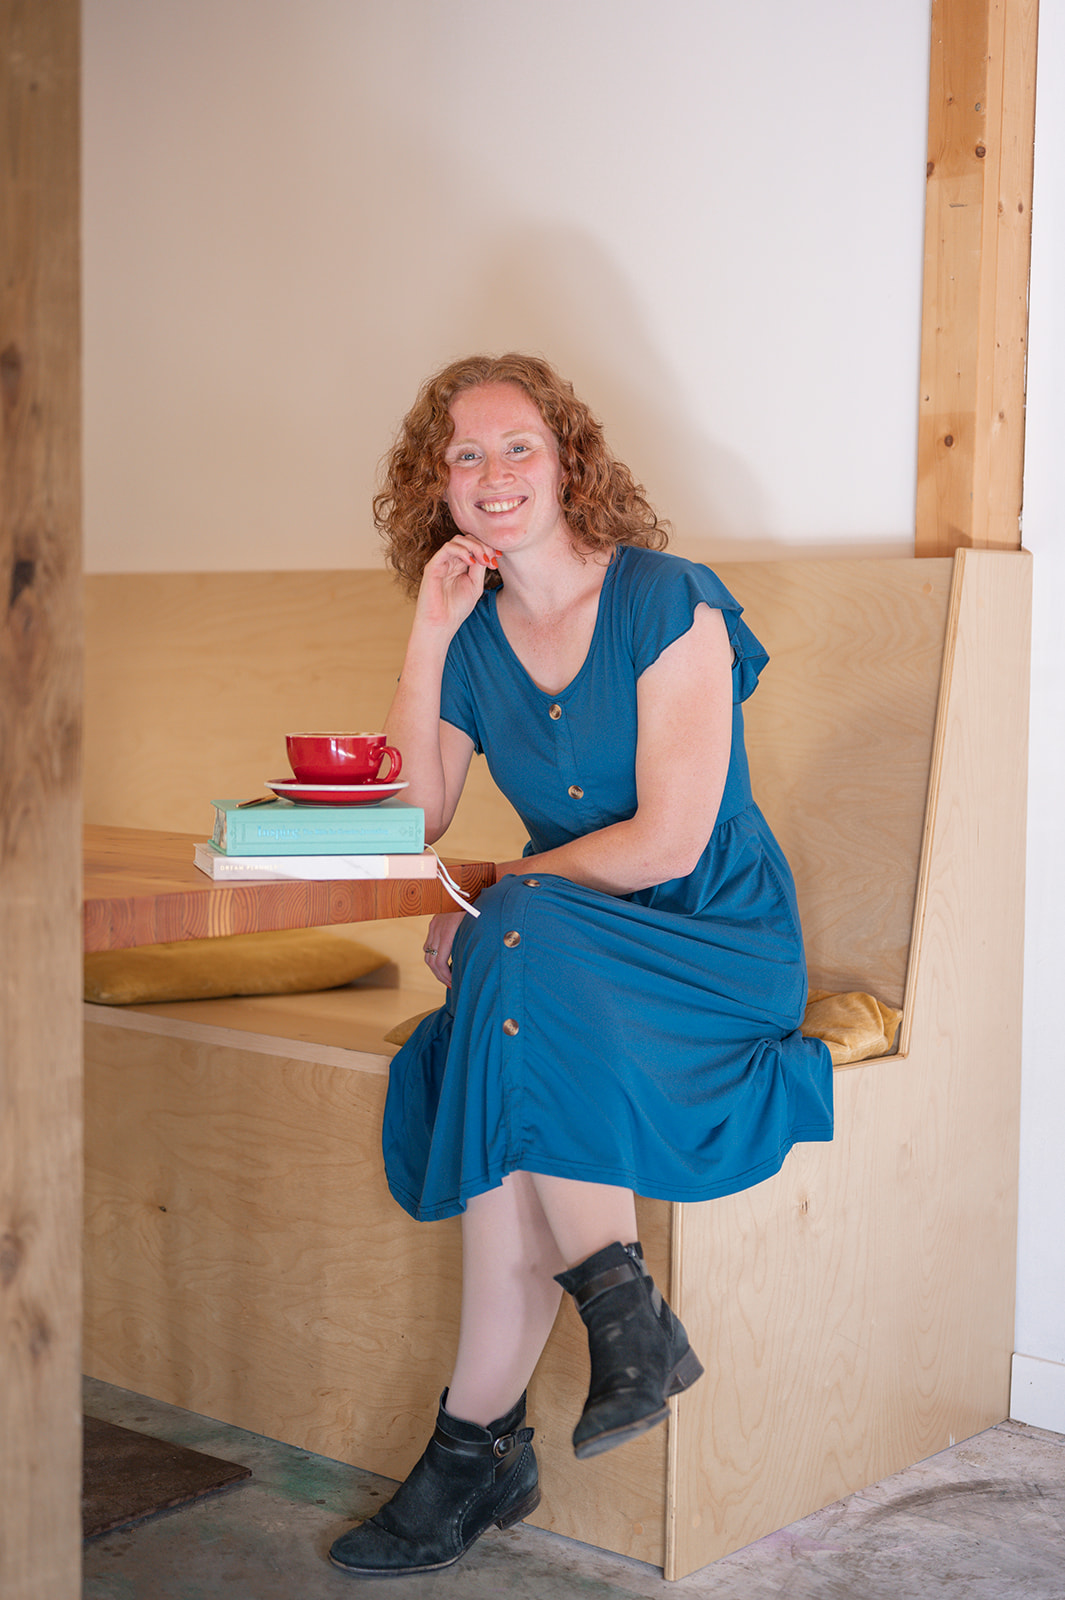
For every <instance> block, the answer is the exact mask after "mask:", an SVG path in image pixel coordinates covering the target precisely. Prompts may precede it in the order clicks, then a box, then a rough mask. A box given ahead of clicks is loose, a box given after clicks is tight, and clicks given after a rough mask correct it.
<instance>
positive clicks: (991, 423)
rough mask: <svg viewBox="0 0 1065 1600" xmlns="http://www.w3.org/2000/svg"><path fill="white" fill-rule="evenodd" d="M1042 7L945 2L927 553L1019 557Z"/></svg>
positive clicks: (933, 145) (924, 379)
mask: <svg viewBox="0 0 1065 1600" xmlns="http://www.w3.org/2000/svg"><path fill="white" fill-rule="evenodd" d="M1037 17H1038V0H932V57H931V72H930V96H929V111H928V191H927V201H926V208H925V264H924V310H923V323H922V335H921V394H920V411H919V425H918V447H917V537H916V554H917V555H919V556H937V555H951V554H953V552H954V551H955V550H956V549H959V548H964V547H977V548H981V547H982V548H985V549H996V550H1013V549H1019V548H1020V542H1021V536H1020V515H1021V490H1022V479H1023V471H1024V380H1025V362H1026V355H1027V348H1028V266H1029V257H1030V248H1031V198H1032V153H1033V144H1034V137H1035V63H1036V26H1037Z"/></svg>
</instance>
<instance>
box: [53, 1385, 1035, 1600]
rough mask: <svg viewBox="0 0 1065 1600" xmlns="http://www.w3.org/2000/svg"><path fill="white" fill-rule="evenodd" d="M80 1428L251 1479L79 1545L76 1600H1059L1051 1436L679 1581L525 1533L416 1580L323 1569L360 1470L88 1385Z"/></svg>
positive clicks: (946, 1466) (953, 1464)
mask: <svg viewBox="0 0 1065 1600" xmlns="http://www.w3.org/2000/svg"><path fill="white" fill-rule="evenodd" d="M85 1411H86V1413H87V1414H88V1415H89V1416H94V1417H100V1418H103V1419H104V1420H106V1421H110V1422H116V1423H119V1424H121V1425H122V1426H124V1427H129V1428H135V1429H138V1430H139V1431H141V1432H144V1433H149V1434H152V1435H154V1436H155V1437H157V1438H165V1439H170V1440H172V1441H174V1442H176V1443H180V1444H186V1445H189V1446H190V1447H191V1448H193V1449H199V1450H204V1451H206V1452H207V1453H209V1454H212V1455H218V1456H221V1457H223V1458H224V1459H226V1460H230V1461H239V1462H242V1463H244V1464H245V1465H247V1466H250V1467H251V1468H252V1469H253V1472H254V1476H253V1478H252V1479H250V1480H249V1481H248V1482H247V1483H245V1484H243V1485H241V1486H239V1487H237V1488H234V1489H231V1490H227V1491H225V1492H223V1493H221V1494H219V1495H217V1496H215V1497H214V1498H211V1499H208V1500H205V1501H201V1502H200V1503H199V1504H196V1505H192V1506H189V1507H186V1508H185V1509H184V1510H177V1511H173V1512H169V1513H163V1514H161V1515H159V1516H157V1517H154V1518H152V1519H151V1520H149V1521H147V1522H144V1523H141V1524H140V1525H138V1526H136V1527H134V1528H132V1529H130V1530H128V1531H126V1532H122V1533H113V1534H106V1535H103V1536H102V1537H101V1538H99V1539H97V1540H94V1541H93V1542H91V1543H90V1544H88V1545H87V1546H86V1549H85V1569H84V1570H85V1581H84V1589H83V1600H223V1597H224V1600H333V1597H337V1600H339V1597H342V1596H347V1597H349V1600H350V1597H352V1596H356V1595H357V1596H358V1597H359V1600H370V1597H371V1596H374V1595H382V1596H385V1595H387V1596H389V1597H390V1600H422V1597H425V1600H434V1597H436V1596H440V1597H442V1600H443V1597H447V1600H499V1597H500V1596H501V1595H506V1596H507V1600H549V1597H552V1596H573V1597H575V1600H648V1597H652V1600H666V1597H667V1596H668V1597H670V1600H689V1597H691V1596H707V1597H712V1600H770V1597H775V1600H1065V1436H1062V1435H1060V1434H1054V1433H1045V1432H1042V1431H1041V1430H1040V1429H1036V1428H1027V1427H1024V1426H1023V1425H1022V1424H1020V1423H1012V1422H1004V1423H1001V1424H1000V1425H999V1426H998V1427H996V1428H991V1429H989V1430H988V1432H986V1433H983V1434H980V1435H979V1436H978V1437H977V1438H975V1439H970V1440H968V1441H967V1442H966V1443H964V1444H959V1445H955V1446H954V1448H953V1449H951V1450H946V1451H944V1452H943V1453H942V1454H941V1455H938V1456H933V1457H932V1458H931V1459H930V1460H929V1461H925V1462H922V1463H921V1464H920V1465H919V1466H916V1467H913V1468H911V1469H910V1470H909V1471H907V1472H901V1473H899V1474H898V1475H897V1476H895V1477H893V1478H888V1479H886V1480H885V1481H884V1482H883V1483H879V1484H876V1485H875V1486H874V1487H873V1488H871V1489H866V1490H865V1491H864V1492H862V1493H861V1494H856V1495H852V1496H851V1497H850V1498H849V1499H847V1500H841V1501H838V1502H837V1503H836V1504H834V1505H831V1506H827V1507H826V1508H825V1510H824V1511H819V1512H817V1513H816V1514H815V1515H814V1516H811V1517H807V1518H806V1519H805V1520H804V1521H802V1522H798V1523H796V1524H794V1526H792V1527H790V1528H785V1529H783V1530H782V1531H781V1532H780V1533H776V1534H773V1535H772V1536H771V1537H769V1538H768V1539H763V1540H761V1541H760V1542H759V1543H758V1544H754V1545H750V1546H749V1547H748V1548H747V1549H746V1550H740V1551H737V1553H736V1554H735V1555H732V1556H728V1557H726V1558H725V1559H724V1560H722V1561H718V1562H715V1563H714V1564H713V1565H712V1566H709V1567H704V1568H703V1569H702V1571H701V1572H697V1573H695V1574H693V1575H692V1576H691V1577H689V1578H684V1579H682V1580H681V1581H680V1582H679V1583H666V1582H665V1581H664V1580H663V1578H662V1575H661V1573H660V1572H659V1571H658V1570H657V1569H656V1568H653V1567H648V1566H644V1565H643V1564H641V1563H640V1562H636V1561H629V1560H626V1559H625V1558H624V1557H622V1556H615V1555H609V1554H606V1553H604V1552H603V1551H600V1550H596V1549H593V1548H592V1547H591V1546H589V1545H582V1544H576V1543H574V1542H573V1541H572V1540H568V1539H562V1538H559V1537H558V1536H557V1535H554V1534H550V1533H543V1532H541V1531H540V1530H539V1529H536V1528H526V1527H523V1526H518V1527H516V1528H513V1529H509V1530H508V1531H506V1532H505V1533H500V1532H498V1531H497V1530H495V1529H493V1530H491V1531H490V1532H489V1533H488V1534H486V1535H485V1536H484V1538H483V1539H482V1540H481V1541H480V1542H479V1543H478V1544H477V1545H475V1546H474V1548H473V1549H472V1550H471V1551H470V1553H469V1554H468V1555H467V1556H466V1557H465V1559H464V1560H463V1561H462V1562H460V1563H459V1565H458V1566H456V1567H452V1568H451V1569H450V1570H449V1571H447V1572H444V1573H440V1574H438V1575H437V1576H435V1577H431V1578H407V1579H394V1580H390V1581H386V1582H366V1583H363V1582H359V1581H357V1580H353V1579H351V1578H348V1577H345V1576H344V1574H343V1573H341V1572H338V1571H336V1570H335V1569H334V1568H333V1567H331V1566H329V1565H328V1563H327V1561H326V1551H327V1549H328V1547H329V1545H330V1543H331V1542H332V1540H333V1539H334V1538H335V1537H336V1535H337V1533H339V1532H341V1531H342V1530H343V1529H344V1528H345V1527H346V1526H347V1525H348V1524H349V1523H351V1522H353V1521H357V1520H358V1519H359V1518H361V1517H363V1516H366V1515H369V1514H370V1513H371V1512H372V1511H373V1510H374V1509H375V1507H376V1506H377V1505H379V1504H380V1503H381V1501H382V1500H385V1499H387V1498H388V1497H389V1495H390V1494H391V1492H392V1485H391V1483H390V1482H389V1481H388V1480H386V1479H384V1478H377V1477H374V1476H373V1475H372V1474H370V1473H366V1472H359V1471H357V1470H356V1469H354V1468H352V1467H347V1466H343V1465H341V1464H340V1463H339V1462H336V1461H330V1460H327V1459H326V1458H324V1457H322V1456H313V1455H309V1454H308V1453H307V1452H306V1451H303V1450H294V1449H291V1448H290V1447H289V1446H287V1445H280V1444H277V1443H276V1442H275V1441H273V1440H270V1439H263V1438H261V1437H259V1435H257V1434H251V1433H244V1432H242V1431H241V1430H240V1429H237V1428H228V1427H225V1426H224V1425H223V1424H221V1423H217V1422H212V1421H210V1420H209V1419H207V1418H204V1417H198V1416H195V1415H193V1414H192V1413H191V1412H188V1411H180V1410H177V1409H176V1408H175V1407H173V1406H166V1405H162V1404H161V1403H160V1402H158V1401H155V1400H147V1399H144V1398H143V1397H142V1396H139V1395H134V1394H129V1393H128V1392H126V1391H125V1390H122V1389H114V1388H111V1387H109V1386H108V1385H107V1384H102V1383H98V1382H94V1381H92V1380H86V1391H85Z"/></svg>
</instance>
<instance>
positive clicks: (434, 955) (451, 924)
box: [422, 911, 466, 989]
mask: <svg viewBox="0 0 1065 1600" xmlns="http://www.w3.org/2000/svg"><path fill="white" fill-rule="evenodd" d="M465 915H466V912H465V911H442V912H441V913H440V915H439V916H436V917H434V918H433V920H432V922H430V924H429V932H428V933H427V934H426V936H425V944H424V945H423V946H422V948H423V950H424V951H425V964H426V966H427V967H428V968H429V971H430V972H431V973H432V975H433V977H434V978H439V980H440V982H441V983H443V984H446V986H447V987H448V988H449V989H450V988H451V968H450V966H449V965H448V961H449V958H450V956H451V946H452V945H453V944H454V942H455V935H456V933H457V932H458V930H459V926H460V924H461V922H462V919H463V917H465Z"/></svg>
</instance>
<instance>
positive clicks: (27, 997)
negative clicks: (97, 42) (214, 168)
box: [0, 0, 82, 1600]
mask: <svg viewBox="0 0 1065 1600" xmlns="http://www.w3.org/2000/svg"><path fill="white" fill-rule="evenodd" d="M78 67H79V6H78V0H0V104H2V105H3V108H4V109H3V122H2V125H0V130H2V131H0V752H2V755H0V759H2V763H3V780H2V782H0V951H2V952H3V959H2V962H0V1519H2V1528H0V1594H2V1595H3V1596H4V1600H41V1597H43V1596H48V1600H74V1597H75V1596H76V1595H79V1594H80V1592H81V1514H80V1512H81V1431H80V1426H79V1418H80V1414H81V1393H80V1370H81V1368H80V1353H81V1275H80V1220H81V1017H80V1009H81V1008H80V1003H79V1002H80V991H81V970H80V969H81V948H80V945H81V918H80V906H79V901H80V887H81V862H80V849H81V828H80V809H81V804H80V801H81V795H80V779H81V654H82V648H81V560H80V556H81V540H80V521H81V504H80V495H81V463H80V413H81V397H80V357H79V343H80V309H79V307H80V275H79V244H78V234H79V224H78V133H79V100H80V95H79V82H78Z"/></svg>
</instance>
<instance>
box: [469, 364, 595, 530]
mask: <svg viewBox="0 0 1065 1600" xmlns="http://www.w3.org/2000/svg"><path fill="white" fill-rule="evenodd" d="M450 409H451V417H452V420H453V422H454V424H455V432H454V434H453V435H452V438H451V442H450V444H449V445H448V447H447V450H446V452H445V457H444V459H445V462H446V464H447V468H448V492H447V498H448V505H449V507H450V509H451V516H452V520H453V521H454V523H455V526H456V527H457V528H458V529H459V530H460V532H462V533H465V534H469V535H470V536H471V537H472V538H474V539H480V540H481V541H482V542H483V543H484V544H486V545H488V546H490V548H491V549H493V550H498V551H499V552H500V554H502V555H507V554H509V553H510V552H512V551H516V550H522V549H527V548H529V547H530V546H532V545H540V544H542V543H544V542H546V541H551V540H556V539H560V538H564V539H566V540H567V542H568V541H569V529H568V528H567V526H566V520H565V517H564V516H563V513H562V507H561V505H560V504H559V498H558V496H559V489H560V487H561V484H562V468H561V466H560V464H559V459H558V445H557V444H556V442H555V436H554V434H553V433H552V432H551V429H550V428H549V427H548V426H547V423H546V422H545V421H544V419H543V417H541V415H540V413H539V411H538V410H537V408H536V406H535V405H534V403H533V402H532V400H530V398H529V396H528V395H527V394H526V393H525V391H524V389H521V388H519V387H518V386H517V384H513V383H489V384H484V385H482V386H481V387H480V388H477V389H464V390H463V391H462V393H461V394H458V395H456V396H455V399H454V400H453V401H452V403H451V408H450Z"/></svg>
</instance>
